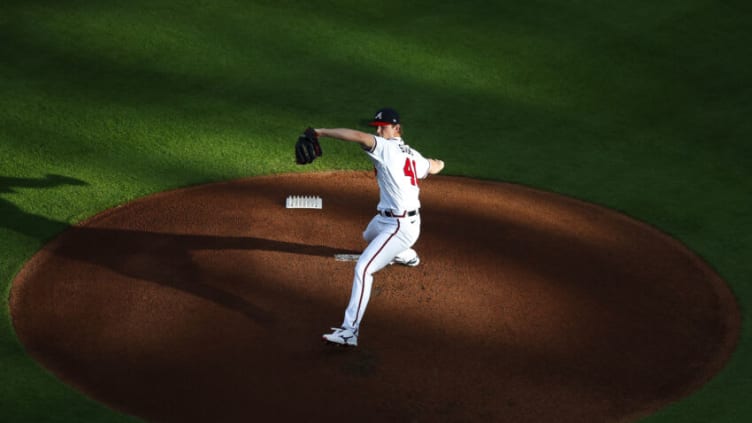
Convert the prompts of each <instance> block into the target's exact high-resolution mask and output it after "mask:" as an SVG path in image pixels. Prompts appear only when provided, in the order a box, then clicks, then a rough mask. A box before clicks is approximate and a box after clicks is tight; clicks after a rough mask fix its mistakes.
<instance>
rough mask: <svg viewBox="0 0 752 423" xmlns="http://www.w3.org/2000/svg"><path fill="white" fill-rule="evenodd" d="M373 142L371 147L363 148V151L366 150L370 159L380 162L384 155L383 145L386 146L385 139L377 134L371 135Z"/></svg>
mask: <svg viewBox="0 0 752 423" xmlns="http://www.w3.org/2000/svg"><path fill="white" fill-rule="evenodd" d="M373 140H374V143H373V148H371V149H370V150H369V149H364V150H363V151H365V152H366V154H368V155H369V156H370V157H371V158H372V159H374V160H376V161H379V162H382V161H383V157H384V147H385V146H386V140H385V139H384V138H381V137H379V136H375V135H374V137H373Z"/></svg>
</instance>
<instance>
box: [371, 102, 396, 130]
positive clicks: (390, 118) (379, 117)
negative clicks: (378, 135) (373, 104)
mask: <svg viewBox="0 0 752 423" xmlns="http://www.w3.org/2000/svg"><path fill="white" fill-rule="evenodd" d="M398 123H400V118H399V113H397V111H396V110H394V109H392V108H389V107H384V108H383V109H379V110H378V111H377V112H376V114H375V115H374V116H373V120H372V121H371V123H369V125H370V126H388V125H396V124H398Z"/></svg>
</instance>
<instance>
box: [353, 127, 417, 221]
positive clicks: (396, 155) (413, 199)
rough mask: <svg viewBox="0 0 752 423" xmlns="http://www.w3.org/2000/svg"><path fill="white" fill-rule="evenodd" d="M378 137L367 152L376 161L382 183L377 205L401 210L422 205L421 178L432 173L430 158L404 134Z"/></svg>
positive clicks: (394, 210)
mask: <svg viewBox="0 0 752 423" xmlns="http://www.w3.org/2000/svg"><path fill="white" fill-rule="evenodd" d="M374 139H375V144H374V146H373V148H372V149H371V150H366V154H368V156H370V157H371V160H372V161H373V166H374V168H375V169H376V180H377V181H378V183H379V191H380V199H379V204H378V206H377V208H378V209H379V210H388V211H391V212H393V213H397V214H401V213H403V212H405V211H412V210H417V209H419V208H420V200H419V199H418V196H419V194H420V187H419V186H418V180H419V179H425V178H426V177H427V176H428V169H429V167H430V163H429V162H428V159H426V158H425V157H423V156H422V155H421V154H420V153H419V152H418V151H416V150H413V149H411V148H410V146H408V145H407V144H405V143H404V141H402V138H399V137H396V138H390V139H386V138H382V137H378V136H374Z"/></svg>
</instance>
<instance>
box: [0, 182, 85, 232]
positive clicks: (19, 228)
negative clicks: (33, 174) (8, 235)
mask: <svg viewBox="0 0 752 423" xmlns="http://www.w3.org/2000/svg"><path fill="white" fill-rule="evenodd" d="M64 185H76V186H82V185H88V184H87V183H86V182H85V181H82V180H80V179H76V178H71V177H68V176H62V175H53V174H48V175H46V176H45V177H44V178H16V177H10V176H0V194H15V193H17V192H18V191H17V190H16V188H21V189H24V188H31V189H46V188H55V187H59V186H64ZM68 226H69V225H68V224H67V223H65V222H59V221H56V220H53V219H49V218H47V217H44V216H40V215H36V214H32V213H28V212H25V211H23V210H22V209H20V208H19V207H18V206H16V205H15V204H14V203H13V202H11V201H9V200H7V199H5V198H2V197H0V227H4V228H7V229H10V230H12V231H15V232H18V233H21V234H24V235H27V236H30V237H33V238H36V239H38V240H40V241H44V240H47V239H49V238H50V237H51V236H53V235H54V234H56V233H59V232H61V231H62V230H64V229H65V228H66V227H68Z"/></svg>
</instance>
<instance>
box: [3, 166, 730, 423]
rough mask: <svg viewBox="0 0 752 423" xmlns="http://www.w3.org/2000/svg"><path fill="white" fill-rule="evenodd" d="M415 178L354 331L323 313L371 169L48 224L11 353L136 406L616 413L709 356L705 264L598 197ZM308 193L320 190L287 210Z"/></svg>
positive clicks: (524, 418)
mask: <svg viewBox="0 0 752 423" xmlns="http://www.w3.org/2000/svg"><path fill="white" fill-rule="evenodd" d="M422 187H423V194H422V199H423V233H422V236H421V239H420V241H419V242H418V244H417V245H416V249H417V250H418V251H419V253H420V255H421V259H422V263H421V265H420V266H418V267H417V268H406V267H401V266H390V267H388V268H386V269H384V270H382V271H381V272H379V273H378V274H376V279H375V284H374V291H373V297H372V299H371V303H370V304H369V308H368V312H367V313H366V316H365V319H364V320H363V326H362V328H361V336H360V339H359V342H360V345H361V346H360V347H358V348H357V349H342V348H337V347H328V346H325V345H323V344H322V343H321V341H320V337H321V334H322V333H324V332H327V331H328V329H329V327H330V326H338V325H339V324H340V323H341V319H342V315H343V312H344V307H345V305H346V304H347V300H348V298H349V295H350V288H351V283H352V269H353V263H352V262H341V261H335V260H334V255H335V254H337V253H353V252H359V251H360V250H361V249H362V248H363V247H364V242H363V241H362V238H361V233H362V230H363V229H364V228H365V225H366V224H367V223H368V221H369V219H370V218H371V217H372V216H373V214H374V208H375V205H376V203H377V199H378V194H377V187H376V183H375V180H374V179H373V177H372V176H371V175H370V174H369V173H361V172H341V173H322V174H304V175H283V176H274V177H261V178H251V179H246V180H240V181H233V182H228V183H221V184H213V185H206V186H200V187H195V188H190V189H184V190H178V191H172V192H167V193H161V194H158V195H155V196H151V197H148V198H144V199H141V200H138V201H135V202H133V203H130V204H128V205H126V206H123V207H119V208H116V209H113V210H109V211H106V212H104V213H102V214H100V215H98V216H96V217H95V218H93V219H91V220H90V221H88V222H86V223H84V224H82V225H80V226H78V227H75V228H71V229H70V230H68V231H67V232H66V233H64V234H63V235H62V236H60V237H59V238H58V239H56V240H55V241H54V242H52V243H50V244H49V245H47V246H46V247H45V248H44V249H43V250H42V251H40V252H39V253H38V254H37V255H35V256H34V257H33V258H32V260H31V261H30V262H29V263H28V264H27V265H26V266H25V268H24V269H23V271H22V272H21V273H20V274H19V275H18V277H17V278H16V280H15V281H14V283H13V287H12V293H11V300H10V307H11V313H12V318H13V323H14V325H15V328H16V331H17V334H18V337H19V339H20V340H21V342H22V343H23V344H24V345H25V346H26V348H27V350H28V352H29V354H30V355H31V356H32V357H34V358H35V359H36V360H38V361H39V362H40V363H42V364H43V365H44V366H45V367H47V368H48V369H49V370H50V371H52V372H53V373H54V374H55V375H57V376H58V377H59V378H60V379H62V380H63V381H65V382H66V383H68V384H70V385H72V386H75V387H76V388H77V389H80V390H81V391H83V392H85V393H86V394H87V395H89V396H91V397H93V398H95V399H97V400H99V401H102V402H104V403H106V404H108V405H110V406H111V407H113V408H115V409H117V410H121V411H123V412H125V413H128V414H133V415H136V416H139V417H141V418H144V419H147V420H150V421H166V422H186V421H201V422H204V421H293V420H295V421H342V420H347V421H379V422H383V421H392V422H412V421H510V422H511V421H513V422H542V421H557V422H583V421H598V422H605V421H623V420H630V419H635V418H638V417H640V416H643V415H645V414H648V413H651V412H653V411H655V410H656V409H658V408H660V407H662V406H664V405H666V404H668V403H670V402H672V401H676V400H678V399H680V398H682V397H684V396H686V395H688V394H689V393H691V392H692V391H693V390H695V389H696V388H698V387H699V386H701V385H702V384H703V383H705V382H706V381H708V379H709V378H711V377H712V376H713V375H714V374H715V373H716V372H717V371H718V370H719V369H720V368H721V367H722V365H723V364H724V362H725V360H726V359H727V358H728V356H729V355H730V353H731V351H732V349H733V347H734V346H735V343H736V340H737V337H738V334H739V324H740V319H739V313H738V310H737V308H736V303H735V301H734V299H733V297H732V295H731V293H730V292H729V290H728V288H727V286H726V285H725V283H724V282H723V281H722V280H721V279H720V278H719V277H718V276H717V275H716V274H715V273H714V272H713V270H712V269H710V268H709V267H708V266H707V265H706V264H705V263H704V262H703V261H702V260H700V259H699V258H698V257H696V256H695V255H694V254H693V253H692V252H690V251H688V250H687V249H686V248H685V247H683V246H682V245H681V244H680V243H678V242H676V241H674V240H672V239H671V238H669V237H667V236H665V235H663V234H662V233H660V232H658V231H656V230H654V229H653V228H651V227H649V226H647V225H644V224H641V223H639V222H636V221H634V220H632V219H629V218H627V217H625V216H623V215H621V214H618V213H616V212H613V211H610V210H607V209H604V208H601V207H597V206H594V205H591V204H587V203H583V202H579V201H576V200H572V199H569V198H564V197H561V196H556V195H552V194H548V193H543V192H539V191H535V190H531V189H527V188H523V187H519V186H515V185H509V184H504V183H492V182H482V181H477V180H471V179H463V178H453V177H434V178H431V179H429V180H427V181H425V182H424V183H423V185H422ZM288 195H318V196H321V197H322V199H323V209H321V210H308V209H286V208H285V199H286V197H287V196H288Z"/></svg>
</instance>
